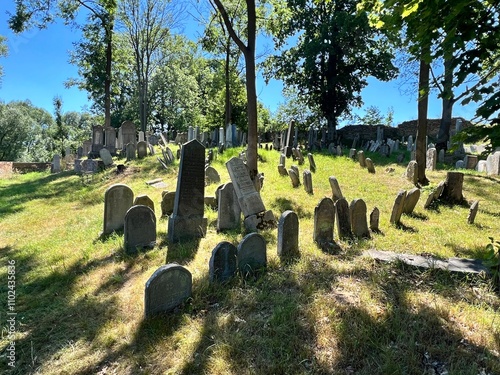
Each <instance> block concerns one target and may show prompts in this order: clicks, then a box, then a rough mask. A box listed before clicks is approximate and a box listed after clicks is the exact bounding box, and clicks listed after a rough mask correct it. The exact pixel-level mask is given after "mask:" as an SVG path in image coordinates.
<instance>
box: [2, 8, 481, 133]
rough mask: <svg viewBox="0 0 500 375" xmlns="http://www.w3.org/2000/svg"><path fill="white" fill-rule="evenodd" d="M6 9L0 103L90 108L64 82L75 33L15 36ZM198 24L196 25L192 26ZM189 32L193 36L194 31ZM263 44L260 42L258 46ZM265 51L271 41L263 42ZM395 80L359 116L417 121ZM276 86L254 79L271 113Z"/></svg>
mask: <svg viewBox="0 0 500 375" xmlns="http://www.w3.org/2000/svg"><path fill="white" fill-rule="evenodd" d="M3 3H4V4H5V3H6V4H5V5H6V9H5V8H4V9H5V10H4V11H0V35H3V36H6V37H7V46H8V48H9V55H8V56H7V57H6V58H2V59H0V65H2V66H3V69H4V77H3V79H2V84H1V86H0V100H2V101H4V102H7V103H8V102H10V101H13V100H26V99H29V100H30V101H31V102H32V103H33V105H35V106H37V107H42V108H45V109H46V110H47V111H49V112H50V113H53V111H54V110H53V104H52V101H53V98H54V97H55V96H60V97H61V98H62V100H63V111H64V112H66V111H81V110H82V108H84V107H85V106H89V105H90V103H89V101H88V99H87V94H86V92H83V91H80V90H78V89H77V88H71V89H68V88H65V87H64V82H65V81H66V80H67V79H68V78H76V77H77V69H76V67H75V66H72V65H71V64H69V62H68V60H69V52H70V51H71V50H72V49H73V44H72V43H73V42H76V41H78V40H79V37H80V35H79V32H78V31H77V30H72V29H71V28H70V27H69V26H65V25H64V24H62V23H61V22H58V23H56V24H51V25H49V26H48V27H47V28H46V29H44V30H36V29H34V30H31V31H28V32H25V33H23V34H20V35H15V34H13V33H12V32H11V31H10V30H9V29H8V24H7V20H8V15H7V11H10V12H13V11H14V9H15V8H14V0H3ZM191 25H196V23H195V22H194V21H192V23H190V26H191ZM186 29H187V30H191V33H192V35H189V36H190V37H195V35H196V31H194V32H193V30H195V29H196V28H195V27H189V28H186ZM259 42H261V44H264V43H265V41H263V40H258V44H259ZM267 46H268V47H269V42H267ZM398 87H399V83H398V81H391V82H379V81H377V80H375V79H369V85H368V87H366V88H365V89H364V90H363V91H362V93H361V94H362V98H363V102H364V106H363V107H362V108H361V109H358V110H356V112H357V113H358V114H360V115H362V114H364V111H365V110H366V108H367V107H369V106H376V107H378V108H379V109H380V110H381V112H382V113H383V114H384V115H385V114H386V113H387V111H388V109H389V108H390V107H392V108H393V109H394V120H395V124H399V123H400V122H402V121H406V120H412V119H415V118H416V117H417V103H416V99H415V97H409V96H405V95H403V94H401V93H400V90H399V88H398ZM281 89H282V85H281V83H280V82H276V81H275V82H272V83H270V84H269V85H265V83H264V82H263V80H262V79H261V78H259V79H258V83H257V93H258V95H259V99H260V100H261V101H262V102H263V103H264V105H265V106H266V107H268V108H269V109H270V110H271V111H275V110H276V108H277V106H278V104H279V103H280V102H283V101H284V99H283V97H282V95H281ZM453 115H454V116H462V117H464V118H466V119H471V118H472V117H473V116H474V107H473V106H468V107H461V106H460V105H459V104H456V105H455V108H454V113H453ZM428 117H429V118H440V117H441V102H440V100H438V99H437V98H436V97H435V96H434V97H431V99H430V103H429V111H428Z"/></svg>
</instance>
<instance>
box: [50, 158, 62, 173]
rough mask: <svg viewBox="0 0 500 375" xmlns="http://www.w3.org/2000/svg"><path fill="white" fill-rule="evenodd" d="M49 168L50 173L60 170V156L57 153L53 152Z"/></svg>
mask: <svg viewBox="0 0 500 375" xmlns="http://www.w3.org/2000/svg"><path fill="white" fill-rule="evenodd" d="M50 169H51V172H52V173H59V172H61V156H60V155H59V154H55V155H54V157H53V158H52V165H51V168H50Z"/></svg>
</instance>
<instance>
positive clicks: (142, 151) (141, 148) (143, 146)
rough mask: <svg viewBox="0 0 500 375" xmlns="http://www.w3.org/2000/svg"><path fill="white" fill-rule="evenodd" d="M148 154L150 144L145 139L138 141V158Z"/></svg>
mask: <svg viewBox="0 0 500 375" xmlns="http://www.w3.org/2000/svg"><path fill="white" fill-rule="evenodd" d="M147 155H148V144H147V143H146V142H145V141H139V142H137V158H138V159H142V158H145V157H146V156H147Z"/></svg>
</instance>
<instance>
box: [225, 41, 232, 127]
mask: <svg viewBox="0 0 500 375" xmlns="http://www.w3.org/2000/svg"><path fill="white" fill-rule="evenodd" d="M230 46H231V38H227V43H226V63H225V66H224V74H225V79H226V102H225V107H226V108H225V111H224V113H225V121H224V124H225V125H226V128H227V126H228V125H230V124H231V91H230V89H231V87H230V86H231V85H230V76H229V58H230V52H231V50H230Z"/></svg>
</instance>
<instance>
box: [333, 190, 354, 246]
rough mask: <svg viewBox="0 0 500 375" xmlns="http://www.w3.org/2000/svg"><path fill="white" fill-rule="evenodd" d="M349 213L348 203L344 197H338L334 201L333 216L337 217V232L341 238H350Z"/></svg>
mask: <svg viewBox="0 0 500 375" xmlns="http://www.w3.org/2000/svg"><path fill="white" fill-rule="evenodd" d="M349 215H350V214H349V203H347V200H346V199H345V198H339V199H338V200H337V201H336V202H335V216H336V217H337V233H338V235H339V238H341V239H346V238H352V231H351V219H350V216H349Z"/></svg>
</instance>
